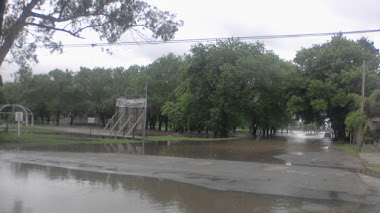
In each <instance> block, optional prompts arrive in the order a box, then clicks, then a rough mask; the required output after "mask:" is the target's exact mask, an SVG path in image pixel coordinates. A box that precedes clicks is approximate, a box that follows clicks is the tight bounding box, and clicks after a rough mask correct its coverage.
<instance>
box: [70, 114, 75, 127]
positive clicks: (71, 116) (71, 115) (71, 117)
mask: <svg viewBox="0 0 380 213" xmlns="http://www.w3.org/2000/svg"><path fill="white" fill-rule="evenodd" d="M72 125H74V113H70V126H72Z"/></svg>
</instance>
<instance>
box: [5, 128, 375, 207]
mask: <svg viewBox="0 0 380 213" xmlns="http://www.w3.org/2000/svg"><path fill="white" fill-rule="evenodd" d="M26 150H28V151H5V150H3V151H1V150H0V213H3V212H5V213H20V212H28V213H29V212H38V213H44V212H83V213H87V212H91V213H96V212H143V213H144V212H147V213H150V212H154V213H155V212H160V213H161V212H168V213H169V212H191V213H193V212H194V213H198V212H208V213H212V212H275V213H277V212H278V213H280V212H281V213H286V212H380V206H379V205H377V203H380V202H378V201H379V199H380V184H378V185H379V188H378V190H379V193H377V191H376V190H377V189H376V190H375V191H374V188H371V187H369V186H368V185H367V184H366V183H364V182H363V181H362V180H361V178H360V177H359V176H358V175H357V174H355V173H352V172H347V171H343V170H340V169H331V168H329V167H330V166H331V165H332V166H331V167H334V168H335V167H342V165H343V164H342V165H341V164H340V163H339V162H352V159H346V156H344V157H343V158H342V156H341V155H339V154H338V155H336V152H332V150H331V141H328V140H321V136H320V135H318V136H315V137H306V136H303V135H297V134H291V135H288V136H285V137H284V136H279V137H273V138H269V139H261V138H260V139H242V140H234V141H218V142H199V141H192V142H186V141H184V142H175V141H171V142H152V143H146V144H145V145H144V146H143V144H141V143H135V144H127V143H126V144H78V145H55V146H44V147H28V148H26ZM129 154H133V155H129ZM168 156H169V157H168ZM172 157H180V158H172ZM182 157H185V158H182ZM335 161H337V162H335ZM321 162H322V164H324V165H326V162H328V163H330V164H331V165H330V164H328V165H327V166H326V168H321V167H320V163H321ZM268 163H269V164H268ZM297 163H298V165H303V166H297ZM293 164H294V165H293ZM309 165H310V166H312V167H309ZM315 166H317V167H315ZM348 166H349V167H351V166H352V165H348ZM322 167H323V166H322ZM375 182H376V183H377V181H375ZM375 192H376V193H375ZM305 197H307V198H308V199H306V198H305ZM374 203H376V204H374Z"/></svg>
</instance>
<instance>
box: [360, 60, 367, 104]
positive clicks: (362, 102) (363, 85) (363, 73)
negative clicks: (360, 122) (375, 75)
mask: <svg viewBox="0 0 380 213" xmlns="http://www.w3.org/2000/svg"><path fill="white" fill-rule="evenodd" d="M365 64H366V62H365V61H363V71H362V101H361V103H360V109H361V110H362V111H364V92H365Z"/></svg>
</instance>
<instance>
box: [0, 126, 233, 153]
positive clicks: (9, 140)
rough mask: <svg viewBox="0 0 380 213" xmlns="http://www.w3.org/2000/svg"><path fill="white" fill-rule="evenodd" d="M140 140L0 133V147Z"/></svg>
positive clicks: (31, 130) (30, 130) (36, 131)
mask: <svg viewBox="0 0 380 213" xmlns="http://www.w3.org/2000/svg"><path fill="white" fill-rule="evenodd" d="M234 139H239V138H191V137H183V136H148V137H147V139H146V140H147V141H219V140H234ZM139 142H142V140H132V139H114V138H99V137H96V136H94V137H90V136H88V135H82V134H74V135H73V134H69V133H63V132H60V131H58V130H55V129H51V128H46V127H38V126H34V127H23V129H22V134H21V136H20V137H18V136H17V130H16V129H15V128H14V127H13V128H11V129H10V130H9V132H8V133H3V132H1V133H0V148H12V147H19V146H39V145H58V144H79V143H139Z"/></svg>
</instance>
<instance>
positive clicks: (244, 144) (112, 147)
mask: <svg viewBox="0 0 380 213" xmlns="http://www.w3.org/2000/svg"><path fill="white" fill-rule="evenodd" d="M328 143H329V142H328ZM328 143H327V142H323V141H321V140H320V139H317V138H305V137H303V138H298V137H291V136H290V137H273V138H270V139H260V140H255V139H246V140H233V141H206V142H204V141H181V142H180V141H169V142H168V141H160V142H149V143H146V144H145V147H143V146H142V144H141V143H134V144H132V143H124V144H122V143H121V144H76V145H54V146H39V147H26V148H23V149H28V150H49V151H68V152H95V153H96V152H112V153H128V154H143V153H145V154H147V155H161V156H175V157H188V158H203V159H219V160H238V161H256V162H265V163H284V162H283V161H282V160H279V159H277V158H274V157H273V156H275V155H280V154H284V153H291V152H297V153H305V152H319V151H324V150H325V148H324V147H326V144H328Z"/></svg>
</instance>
